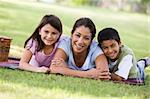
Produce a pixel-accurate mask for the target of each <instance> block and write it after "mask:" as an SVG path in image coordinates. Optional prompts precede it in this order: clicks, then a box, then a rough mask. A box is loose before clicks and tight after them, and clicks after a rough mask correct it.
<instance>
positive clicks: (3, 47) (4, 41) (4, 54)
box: [0, 36, 12, 62]
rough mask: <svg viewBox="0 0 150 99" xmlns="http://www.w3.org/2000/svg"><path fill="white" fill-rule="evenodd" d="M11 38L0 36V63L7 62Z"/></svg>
mask: <svg viewBox="0 0 150 99" xmlns="http://www.w3.org/2000/svg"><path fill="white" fill-rule="evenodd" d="M11 40H12V39H11V38H10V37H6V36H0V62H5V61H8V55H9V49H10V43H11Z"/></svg>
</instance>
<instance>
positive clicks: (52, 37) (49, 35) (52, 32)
mask: <svg viewBox="0 0 150 99" xmlns="http://www.w3.org/2000/svg"><path fill="white" fill-rule="evenodd" d="M39 34H40V35H41V39H42V41H43V42H44V44H45V45H47V46H49V45H53V44H55V43H56V41H57V40H58V38H59V36H60V32H59V31H58V30H57V29H55V28H54V27H52V26H51V25H50V24H46V25H44V26H43V27H42V28H41V29H40V31H39Z"/></svg>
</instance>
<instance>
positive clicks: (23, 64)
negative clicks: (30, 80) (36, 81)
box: [19, 49, 48, 72]
mask: <svg viewBox="0 0 150 99" xmlns="http://www.w3.org/2000/svg"><path fill="white" fill-rule="evenodd" d="M32 55H33V54H32V52H31V51H30V50H27V49H25V51H24V52H23V55H22V57H21V60H20V63H19V68H20V69H22V70H27V71H33V72H47V71H48V68H46V67H44V66H43V67H38V66H32V65H30V64H29V61H30V59H31V57H32Z"/></svg>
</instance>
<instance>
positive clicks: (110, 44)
mask: <svg viewBox="0 0 150 99" xmlns="http://www.w3.org/2000/svg"><path fill="white" fill-rule="evenodd" d="M101 47H102V49H103V51H104V54H105V55H106V56H107V57H108V58H109V59H111V60H115V59H117V58H118V56H119V53H120V47H121V43H118V42H117V41H116V40H104V41H103V42H102V43H101Z"/></svg>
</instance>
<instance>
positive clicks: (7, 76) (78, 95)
mask: <svg viewBox="0 0 150 99" xmlns="http://www.w3.org/2000/svg"><path fill="white" fill-rule="evenodd" d="M45 14H55V15H57V16H58V17H60V19H61V20H62V23H63V31H64V34H66V35H70V31H71V29H72V26H73V24H74V22H75V20H77V19H78V18H79V17H90V18H91V19H92V20H93V21H94V23H95V24H96V27H97V33H98V32H99V31H100V30H101V29H103V28H105V27H114V28H116V29H117V30H118V31H119V33H120V36H121V39H122V43H124V44H126V45H128V46H129V47H131V48H132V49H133V51H134V52H135V54H136V57H137V59H139V58H142V57H145V56H149V57H150V44H149V43H148V42H149V41H150V28H148V27H149V26H150V24H149V22H150V20H149V19H150V16H149V15H144V14H138V13H125V12H115V11H109V10H106V9H100V8H95V7H75V6H74V7H66V6H60V5H59V6H58V5H50V4H44V3H37V2H25V1H17V2H16V1H14V0H11V1H9V0H0V35H5V36H9V37H11V38H12V39H13V40H12V43H11V50H10V56H17V57H21V53H22V50H23V44H24V41H25V40H26V39H27V38H28V37H29V36H30V35H31V34H32V32H33V31H34V29H35V28H36V27H37V25H38V24H39V21H40V20H41V18H42V17H43V16H44V15H45ZM146 73H147V75H148V77H147V78H146V85H144V86H132V85H122V84H114V83H113V82H105V81H96V80H91V79H83V78H73V77H66V76H60V75H53V74H52V75H45V74H39V73H32V72H27V71H19V70H9V69H2V68H0V98H1V97H2V99H12V98H14V99H18V98H19V99H20V98H22V99H26V98H28V99H32V98H37V99H45V98H46V99H47V98H50V99H62V98H63V99H68V98H69V99H70V98H71V99H97V98H99V99H101V98H111V99H112V98H116V97H117V98H125V99H129V98H133V99H144V98H149V96H150V94H149V90H150V69H149V68H148V69H146Z"/></svg>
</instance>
